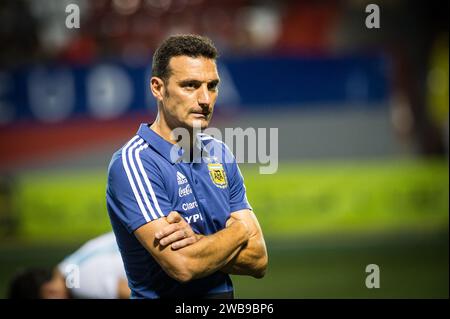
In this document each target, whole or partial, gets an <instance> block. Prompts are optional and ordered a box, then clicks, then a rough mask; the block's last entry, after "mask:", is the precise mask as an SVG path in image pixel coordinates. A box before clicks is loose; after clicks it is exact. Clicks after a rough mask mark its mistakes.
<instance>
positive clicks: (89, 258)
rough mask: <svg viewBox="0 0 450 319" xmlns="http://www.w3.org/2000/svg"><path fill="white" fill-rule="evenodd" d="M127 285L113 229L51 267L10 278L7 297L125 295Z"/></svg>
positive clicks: (127, 293) (105, 297)
mask: <svg viewBox="0 0 450 319" xmlns="http://www.w3.org/2000/svg"><path fill="white" fill-rule="evenodd" d="M129 296H130V289H129V288H128V282H127V277H126V274H125V269H124V267H123V263H122V259H121V257H120V252H119V248H118V247H117V243H116V238H115V237H114V234H113V233H108V234H105V235H102V236H99V237H97V238H94V239H91V240H90V241H88V242H87V243H86V244H84V245H83V246H82V247H80V248H79V249H78V250H77V251H75V252H74V253H73V254H71V255H70V256H68V257H66V258H65V259H64V260H63V261H62V262H61V263H59V264H58V266H57V267H55V268H54V269H47V268H38V267H36V268H29V269H25V270H22V271H20V272H18V273H17V274H16V275H15V276H14V277H13V278H12V280H11V281H10V287H9V296H8V297H9V298H11V299H68V298H83V299H92V298H96V299H118V298H121V299H128V298H129Z"/></svg>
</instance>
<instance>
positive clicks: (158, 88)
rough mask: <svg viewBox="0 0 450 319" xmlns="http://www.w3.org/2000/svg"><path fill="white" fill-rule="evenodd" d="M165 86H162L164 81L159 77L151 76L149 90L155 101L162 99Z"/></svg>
mask: <svg viewBox="0 0 450 319" xmlns="http://www.w3.org/2000/svg"><path fill="white" fill-rule="evenodd" d="M165 89H166V87H165V86H164V81H163V80H162V79H161V78H158V77H156V76H153V77H152V78H151V79H150V90H151V91H152V94H153V96H154V97H155V98H156V100H157V101H162V99H163V96H164V94H165Z"/></svg>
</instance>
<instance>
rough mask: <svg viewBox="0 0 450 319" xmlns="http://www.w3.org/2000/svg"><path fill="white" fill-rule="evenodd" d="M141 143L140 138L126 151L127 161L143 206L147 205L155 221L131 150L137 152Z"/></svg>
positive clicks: (153, 212)
mask: <svg viewBox="0 0 450 319" xmlns="http://www.w3.org/2000/svg"><path fill="white" fill-rule="evenodd" d="M143 142H144V140H143V139H142V138H141V139H139V141H137V142H135V143H134V144H133V146H132V147H130V148H129V149H128V161H129V162H130V166H131V170H132V172H133V174H134V177H135V179H136V182H137V184H138V187H139V190H140V192H141V196H142V198H143V199H144V201H145V204H146V205H147V208H148V210H149V211H150V214H151V215H152V219H156V218H157V217H156V214H155V211H154V210H153V207H152V206H151V204H150V202H149V200H148V196H147V193H146V192H145V189H144V185H143V184H142V180H141V177H140V176H139V172H138V171H137V169H136V165H135V164H134V160H133V150H137V149H138V148H137V147H138V146H139V145H141V144H142V143H143Z"/></svg>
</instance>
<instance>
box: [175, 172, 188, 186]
mask: <svg viewBox="0 0 450 319" xmlns="http://www.w3.org/2000/svg"><path fill="white" fill-rule="evenodd" d="M177 182H178V185H183V184H186V183H187V182H188V181H187V178H186V176H184V175H183V174H181V173H180V172H178V171H177Z"/></svg>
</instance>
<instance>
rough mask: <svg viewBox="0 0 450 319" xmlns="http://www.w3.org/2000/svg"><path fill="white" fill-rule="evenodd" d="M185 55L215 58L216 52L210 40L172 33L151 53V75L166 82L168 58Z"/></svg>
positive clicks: (192, 35)
mask: <svg viewBox="0 0 450 319" xmlns="http://www.w3.org/2000/svg"><path fill="white" fill-rule="evenodd" d="M182 55H186V56H189V57H192V58H197V57H205V58H208V59H213V60H215V59H217V57H218V52H217V49H216V47H215V46H214V44H213V43H212V41H211V40H210V39H209V38H207V37H204V36H200V35H196V34H181V35H173V36H170V37H169V38H167V39H166V40H165V41H164V42H163V43H162V44H161V45H160V46H159V47H158V48H157V49H156V51H155V53H154V54H153V62H152V75H153V76H156V77H159V78H161V79H162V80H163V81H164V82H166V81H167V80H168V79H169V77H170V72H171V71H170V67H169V62H170V59H171V58H173V57H176V56H182Z"/></svg>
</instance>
